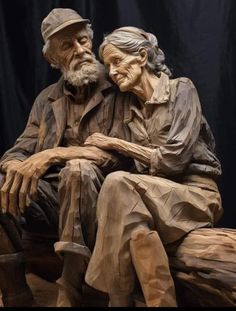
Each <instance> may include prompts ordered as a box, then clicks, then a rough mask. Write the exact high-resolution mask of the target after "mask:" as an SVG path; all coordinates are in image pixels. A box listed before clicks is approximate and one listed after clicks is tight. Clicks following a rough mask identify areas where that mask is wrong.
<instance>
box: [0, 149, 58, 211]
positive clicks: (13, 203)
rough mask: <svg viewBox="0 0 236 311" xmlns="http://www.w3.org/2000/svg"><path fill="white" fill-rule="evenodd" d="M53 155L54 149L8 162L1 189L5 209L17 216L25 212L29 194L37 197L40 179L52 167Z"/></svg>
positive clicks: (31, 196) (32, 197) (2, 204)
mask: <svg viewBox="0 0 236 311" xmlns="http://www.w3.org/2000/svg"><path fill="white" fill-rule="evenodd" d="M53 157H54V154H53V149H52V150H45V151H42V152H39V153H37V154H34V155H32V156H31V157H29V158H28V159H27V160H25V161H23V162H20V161H14V160H13V161H10V162H9V163H8V165H7V167H6V177H5V182H4V184H3V186H2V187H1V190H0V195H1V207H2V209H3V211H6V212H9V213H11V214H12V215H14V216H16V217H17V216H19V215H20V211H21V212H23V210H24V208H25V206H26V197H27V194H29V197H30V199H32V200H33V199H34V198H35V197H36V194H37V186H38V180H39V178H40V177H41V176H42V175H44V174H45V172H46V171H47V169H48V168H49V167H50V165H51V163H52V159H53ZM19 209H20V210H19Z"/></svg>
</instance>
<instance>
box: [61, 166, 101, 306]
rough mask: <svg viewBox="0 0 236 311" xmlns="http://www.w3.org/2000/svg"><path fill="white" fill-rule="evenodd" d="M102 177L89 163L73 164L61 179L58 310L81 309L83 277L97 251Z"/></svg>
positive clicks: (62, 172) (65, 170)
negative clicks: (97, 216)
mask: <svg viewBox="0 0 236 311" xmlns="http://www.w3.org/2000/svg"><path fill="white" fill-rule="evenodd" d="M102 182H103V175H102V173H101V171H100V170H99V169H98V168H97V166H96V165H94V164H93V163H91V162H90V161H87V160H72V161H69V162H68V163H67V166H66V167H65V168H64V169H62V171H61V173H60V175H59V188H58V193H59V202H60V217H59V242H57V243H55V250H56V252H57V253H59V254H60V255H61V257H62V260H63V271H62V276H61V278H60V279H59V280H58V284H59V294H58V300H57V306H61V307H69V306H72V307H73V306H78V305H79V304H80V303H81V288H82V282H83V279H84V274H85V271H86V267H87V264H88V260H89V258H90V256H91V251H92V249H93V247H94V243H95V237H96V230H97V221H96V202H97V197H98V193H99V191H100V188H101V184H102Z"/></svg>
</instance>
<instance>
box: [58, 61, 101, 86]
mask: <svg viewBox="0 0 236 311" xmlns="http://www.w3.org/2000/svg"><path fill="white" fill-rule="evenodd" d="M74 67H75V65H74V62H73V61H72V63H71V64H70V69H69V70H63V69H62V73H63V75H64V79H65V80H67V81H68V82H69V83H70V84H72V85H73V86H76V87H81V86H83V85H88V84H90V83H93V82H97V81H98V80H99V78H100V77H101V76H103V75H104V74H105V69H104V67H103V66H102V64H101V63H99V61H97V60H96V59H95V58H94V59H93V61H92V62H86V63H84V64H83V65H82V66H81V67H80V68H79V69H74Z"/></svg>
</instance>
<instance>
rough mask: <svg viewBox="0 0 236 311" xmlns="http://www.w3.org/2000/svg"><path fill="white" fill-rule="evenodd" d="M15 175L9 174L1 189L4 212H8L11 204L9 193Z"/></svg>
mask: <svg viewBox="0 0 236 311" xmlns="http://www.w3.org/2000/svg"><path fill="white" fill-rule="evenodd" d="M14 175H15V174H14V173H12V172H11V173H7V175H6V179H5V182H4V184H3V186H2V188H1V191H0V193H1V207H2V211H3V212H7V209H8V203H9V191H10V189H11V185H12V183H13V180H14Z"/></svg>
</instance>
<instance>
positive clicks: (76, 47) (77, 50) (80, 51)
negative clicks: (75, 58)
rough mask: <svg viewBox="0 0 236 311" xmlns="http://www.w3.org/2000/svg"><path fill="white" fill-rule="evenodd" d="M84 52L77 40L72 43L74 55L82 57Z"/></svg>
mask: <svg viewBox="0 0 236 311" xmlns="http://www.w3.org/2000/svg"><path fill="white" fill-rule="evenodd" d="M84 52H85V49H84V47H83V46H82V45H81V44H80V43H79V42H78V41H77V40H75V41H74V53H75V54H77V55H79V56H82V55H83V54H84Z"/></svg>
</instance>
